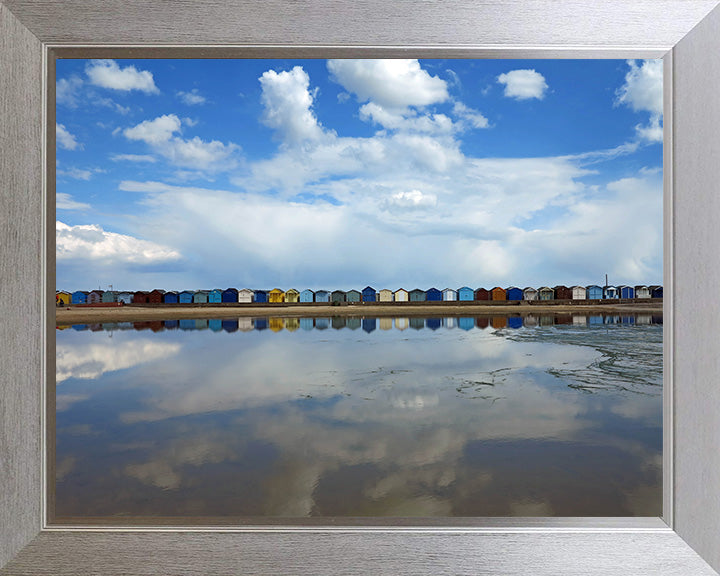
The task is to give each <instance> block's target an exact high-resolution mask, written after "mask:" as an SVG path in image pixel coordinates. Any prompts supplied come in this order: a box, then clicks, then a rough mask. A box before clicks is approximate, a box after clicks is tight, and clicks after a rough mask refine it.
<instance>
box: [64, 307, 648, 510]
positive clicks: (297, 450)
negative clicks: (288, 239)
mask: <svg viewBox="0 0 720 576" xmlns="http://www.w3.org/2000/svg"><path fill="white" fill-rule="evenodd" d="M658 322H661V317H651V316H622V317H620V316H592V317H584V316H575V317H573V316H569V315H565V316H541V317H529V318H526V319H524V320H523V319H522V318H520V317H514V318H505V317H498V316H495V317H465V318H455V317H453V318H440V317H436V318H362V317H353V318H330V317H327V318H314V319H313V318H299V319H298V318H294V319H292V318H287V319H284V318H264V319H263V318H258V319H239V320H238V319H234V320H222V319H218V320H179V321H178V320H174V321H168V322H152V323H151V322H145V323H134V324H133V323H120V324H117V323H114V324H106V325H93V326H79V327H78V326H76V327H74V329H66V330H58V332H57V395H56V397H57V422H56V515H57V517H58V518H60V519H62V520H64V521H70V522H82V521H83V518H87V517H101V518H103V517H104V518H116V517H128V518H136V519H137V518H139V519H141V520H142V519H143V518H148V517H153V516H155V517H156V516H171V517H172V516H177V517H179V516H202V517H223V518H234V517H237V518H248V517H288V518H303V517H312V516H320V517H328V516H340V517H349V516H425V517H429V516H434V517H444V516H658V515H660V513H661V493H662V492H661V490H662V487H661V484H662V482H661V480H662V469H661V463H662V326H661V325H660V324H659V323H658ZM240 521H241V520H240Z"/></svg>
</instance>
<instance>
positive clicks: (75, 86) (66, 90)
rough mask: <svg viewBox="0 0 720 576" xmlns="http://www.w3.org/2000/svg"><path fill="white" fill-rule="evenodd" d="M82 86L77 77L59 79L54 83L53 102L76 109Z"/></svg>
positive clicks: (80, 80) (80, 79)
mask: <svg viewBox="0 0 720 576" xmlns="http://www.w3.org/2000/svg"><path fill="white" fill-rule="evenodd" d="M82 85H83V81H82V78H80V77H78V76H70V78H61V79H60V80H58V81H57V82H56V83H55V101H56V102H57V103H58V104H61V105H63V106H67V107H68V108H77V105H78V98H79V92H80V89H81V88H82Z"/></svg>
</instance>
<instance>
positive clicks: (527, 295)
mask: <svg viewBox="0 0 720 576" xmlns="http://www.w3.org/2000/svg"><path fill="white" fill-rule="evenodd" d="M537 299H538V291H537V290H536V289H535V288H533V287H532V286H528V287H527V288H525V289H524V290H523V300H537Z"/></svg>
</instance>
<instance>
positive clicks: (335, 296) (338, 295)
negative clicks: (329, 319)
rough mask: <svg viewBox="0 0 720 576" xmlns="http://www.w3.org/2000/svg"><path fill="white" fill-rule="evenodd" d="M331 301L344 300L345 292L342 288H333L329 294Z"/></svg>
mask: <svg viewBox="0 0 720 576" xmlns="http://www.w3.org/2000/svg"><path fill="white" fill-rule="evenodd" d="M330 301H331V302H338V303H340V302H345V292H344V291H343V290H333V291H332V293H331V294H330Z"/></svg>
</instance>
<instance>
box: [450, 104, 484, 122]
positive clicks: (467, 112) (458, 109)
mask: <svg viewBox="0 0 720 576" xmlns="http://www.w3.org/2000/svg"><path fill="white" fill-rule="evenodd" d="M453 114H455V116H457V117H458V118H460V119H462V120H464V121H465V122H466V123H467V124H468V125H469V126H470V127H471V128H487V127H488V126H490V122H489V121H488V119H487V118H485V116H483V115H482V114H481V113H480V112H479V111H477V110H474V109H473V108H470V107H468V106H466V105H465V104H463V103H462V102H455V104H454V105H453Z"/></svg>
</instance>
